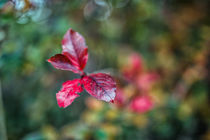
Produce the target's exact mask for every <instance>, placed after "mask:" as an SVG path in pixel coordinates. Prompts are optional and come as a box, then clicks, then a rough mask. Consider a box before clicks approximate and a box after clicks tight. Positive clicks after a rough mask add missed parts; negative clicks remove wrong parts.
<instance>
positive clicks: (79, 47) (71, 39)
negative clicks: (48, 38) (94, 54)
mask: <svg viewBox="0 0 210 140" xmlns="http://www.w3.org/2000/svg"><path fill="white" fill-rule="evenodd" d="M62 48H63V51H62V53H63V54H64V55H66V56H67V57H68V58H69V60H70V61H71V63H72V65H73V66H75V67H76V68H77V69H78V70H80V71H83V69H84V68H85V65H86V63H87V60H88V48H87V46H86V44H85V40H84V38H83V37H82V36H81V35H80V34H79V33H78V32H75V31H74V30H72V29H69V30H68V31H67V32H66V34H65V35H64V38H63V40H62Z"/></svg>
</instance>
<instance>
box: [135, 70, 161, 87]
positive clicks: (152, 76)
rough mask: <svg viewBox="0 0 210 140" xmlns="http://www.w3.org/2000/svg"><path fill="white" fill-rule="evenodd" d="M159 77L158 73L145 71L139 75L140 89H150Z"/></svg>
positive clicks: (138, 83)
mask: <svg viewBox="0 0 210 140" xmlns="http://www.w3.org/2000/svg"><path fill="white" fill-rule="evenodd" d="M158 78H159V75H158V74H156V73H145V74H142V75H140V76H139V77H138V79H137V85H138V87H139V89H140V90H144V91H148V90H149V89H150V88H151V87H152V84H153V83H154V82H155V81H156V80H158Z"/></svg>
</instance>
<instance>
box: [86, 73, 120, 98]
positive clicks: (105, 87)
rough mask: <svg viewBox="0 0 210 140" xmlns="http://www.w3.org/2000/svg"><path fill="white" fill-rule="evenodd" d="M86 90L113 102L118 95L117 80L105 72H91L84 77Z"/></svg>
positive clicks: (94, 95) (96, 96)
mask: <svg viewBox="0 0 210 140" xmlns="http://www.w3.org/2000/svg"><path fill="white" fill-rule="evenodd" d="M82 83H83V86H84V88H85V89H86V91H87V92H88V93H89V94H90V95H92V96H93V97H95V98H97V99H99V100H103V101H106V102H113V100H114V98H115V96H116V82H115V81H114V79H113V78H112V77H111V76H110V75H108V74H104V73H97V74H90V75H88V76H84V77H83V78H82Z"/></svg>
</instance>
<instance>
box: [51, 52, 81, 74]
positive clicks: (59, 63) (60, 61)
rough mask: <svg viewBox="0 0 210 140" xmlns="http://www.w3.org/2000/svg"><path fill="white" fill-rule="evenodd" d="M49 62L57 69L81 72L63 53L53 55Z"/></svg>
mask: <svg viewBox="0 0 210 140" xmlns="http://www.w3.org/2000/svg"><path fill="white" fill-rule="evenodd" d="M48 62H50V63H51V64H52V65H53V66H54V67H55V68H57V69H61V70H69V71H73V72H75V73H80V71H78V70H77V69H76V68H75V67H74V66H73V65H72V63H71V62H70V60H69V59H68V57H67V56H65V55H63V54H56V55H55V56H52V57H51V58H50V59H48Z"/></svg>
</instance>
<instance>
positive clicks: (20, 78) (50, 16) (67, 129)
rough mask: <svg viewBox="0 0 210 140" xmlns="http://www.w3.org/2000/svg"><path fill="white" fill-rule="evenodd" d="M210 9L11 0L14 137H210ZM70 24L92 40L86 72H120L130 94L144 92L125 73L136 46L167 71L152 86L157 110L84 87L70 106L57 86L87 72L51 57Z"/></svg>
mask: <svg viewBox="0 0 210 140" xmlns="http://www.w3.org/2000/svg"><path fill="white" fill-rule="evenodd" d="M209 15H210V5H209V0H159V1H158V0H69V1H67V0H66V1H64V0H12V1H7V0H1V1H0V81H1V82H0V83H1V87H2V89H0V90H1V91H2V96H3V105H4V112H5V114H4V115H5V120H6V121H5V123H6V129H7V137H8V139H11V140H19V139H23V140H40V139H49V140H53V139H55V140H56V139H87V140H90V139H91V140H92V139H96V140H106V139H123V140H124V139H125V140H127V139H128V140H137V139H144V140H147V139H160V140H162V139H168V140H171V139H180V140H183V139H206V140H208V139H210V109H209V107H210V72H209V71H210V18H209ZM70 27H71V28H73V29H75V30H77V31H78V32H79V33H81V34H82V35H84V37H85V38H86V41H87V45H88V47H89V53H90V58H89V62H88V64H87V67H86V71H87V72H94V71H97V70H101V69H103V71H106V72H107V71H108V72H111V73H112V75H114V76H115V77H116V79H117V81H118V86H119V87H120V89H121V90H122V92H123V93H124V94H125V95H126V97H127V98H132V96H135V95H136V94H137V95H142V93H143V92H142V90H141V89H139V88H138V87H137V85H135V82H134V81H129V80H127V79H126V78H125V77H124V73H123V71H124V68H125V67H126V66H125V64H127V60H128V58H129V57H130V56H131V55H132V54H133V52H135V53H136V54H138V55H141V57H142V59H143V60H144V61H143V64H142V65H143V66H144V71H145V73H150V72H154V73H155V74H157V75H158V80H157V81H155V82H154V83H152V85H151V86H150V88H149V90H148V92H147V93H148V94H149V97H151V99H152V101H153V102H152V104H153V106H152V108H150V109H149V110H147V111H146V112H135V111H134V110H131V109H129V104H128V105H125V106H123V107H119V106H118V105H117V104H116V103H113V104H108V103H105V102H103V101H97V100H95V99H94V98H93V97H90V98H89V97H87V96H86V95H87V93H85V92H83V93H81V94H80V95H81V97H80V100H77V101H76V102H74V103H73V104H72V105H71V106H70V107H68V108H66V109H60V108H59V107H58V105H57V103H56V97H55V93H56V92H57V91H59V88H60V87H61V84H62V83H63V82H64V81H67V80H69V79H74V78H75V77H77V76H76V75H75V74H73V73H71V72H66V71H61V70H56V69H54V68H53V67H52V66H50V65H49V64H48V63H47V62H46V59H47V58H49V57H50V56H52V55H54V54H56V53H59V52H60V51H61V43H60V42H61V40H62V38H63V34H64V33H65V32H66V30H67V29H68V28H70ZM107 67H109V68H112V69H104V68H107ZM127 67H128V68H129V67H131V65H130V64H129V63H128V65H127ZM138 77H139V78H140V79H144V78H142V77H141V75H138ZM145 82H147V81H145ZM145 82H144V80H143V81H141V83H145ZM143 85H144V84H143ZM127 98H126V99H127ZM0 102H1V101H0ZM0 115H2V114H0ZM0 123H2V121H0ZM0 131H1V130H0ZM2 132H3V130H2Z"/></svg>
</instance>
